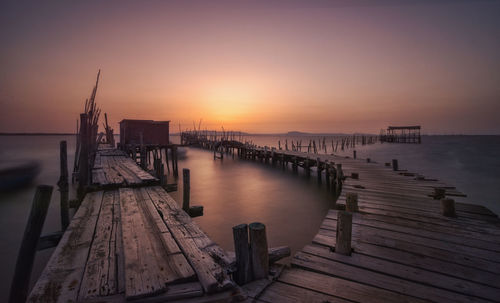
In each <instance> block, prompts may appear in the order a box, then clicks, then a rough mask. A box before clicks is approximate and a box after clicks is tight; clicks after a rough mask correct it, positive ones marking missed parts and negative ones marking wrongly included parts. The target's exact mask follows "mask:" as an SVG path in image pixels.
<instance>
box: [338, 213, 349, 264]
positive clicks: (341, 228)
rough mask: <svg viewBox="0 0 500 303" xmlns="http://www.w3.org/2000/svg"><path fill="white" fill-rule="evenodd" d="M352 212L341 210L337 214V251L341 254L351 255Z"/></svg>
mask: <svg viewBox="0 0 500 303" xmlns="http://www.w3.org/2000/svg"><path fill="white" fill-rule="evenodd" d="M351 238H352V213H350V212H346V211H339V212H338V215H337V233H336V244H335V252H336V253H339V254H341V255H346V256H350V255H351V251H352V249H351Z"/></svg>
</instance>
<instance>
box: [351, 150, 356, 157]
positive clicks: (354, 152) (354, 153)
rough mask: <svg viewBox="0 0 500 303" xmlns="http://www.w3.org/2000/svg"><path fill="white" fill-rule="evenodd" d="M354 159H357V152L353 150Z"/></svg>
mask: <svg viewBox="0 0 500 303" xmlns="http://www.w3.org/2000/svg"><path fill="white" fill-rule="evenodd" d="M352 157H353V158H354V159H356V151H355V150H353V151H352Z"/></svg>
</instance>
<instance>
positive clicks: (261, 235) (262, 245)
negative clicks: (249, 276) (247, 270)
mask: <svg viewBox="0 0 500 303" xmlns="http://www.w3.org/2000/svg"><path fill="white" fill-rule="evenodd" d="M249 227H250V248H251V252H252V256H251V260H252V273H253V278H254V279H255V280H258V279H264V278H267V276H268V274H269V255H268V252H267V251H268V250H267V237H266V226H265V225H264V224H262V223H258V222H254V223H250V225H249Z"/></svg>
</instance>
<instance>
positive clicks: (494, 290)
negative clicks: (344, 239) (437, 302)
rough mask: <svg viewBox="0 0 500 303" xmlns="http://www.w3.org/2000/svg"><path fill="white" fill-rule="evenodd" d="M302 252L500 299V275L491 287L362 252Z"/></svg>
mask: <svg viewBox="0 0 500 303" xmlns="http://www.w3.org/2000/svg"><path fill="white" fill-rule="evenodd" d="M302 251H303V252H305V253H308V254H311V255H315V256H318V257H322V258H326V259H329V260H332V261H335V262H340V263H344V264H348V265H352V266H356V267H360V268H364V269H368V270H372V271H374V272H379V273H382V274H385V275H391V276H395V277H399V278H402V279H405V280H409V281H414V282H417V283H421V284H426V285H429V286H432V287H438V288H442V289H447V290H450V291H454V292H457V293H461V294H464V295H468V296H474V297H478V298H482V299H484V300H496V299H497V298H500V288H498V287H500V275H498V277H497V278H496V283H495V284H496V285H497V286H496V287H491V286H485V285H482V284H479V283H474V282H471V281H468V280H465V279H460V278H456V277H450V276H447V275H443V274H439V273H435V272H432V271H429V270H426V269H420V268H415V267H411V266H407V265H403V264H399V263H396V262H393V261H392V260H391V261H388V260H382V259H379V258H375V257H372V256H368V255H363V254H357V253H353V254H352V255H351V256H344V255H341V254H337V253H333V252H331V251H330V250H329V249H328V248H326V247H320V246H306V247H305V248H304V249H303V250H302Z"/></svg>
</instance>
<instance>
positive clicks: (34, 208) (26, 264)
mask: <svg viewBox="0 0 500 303" xmlns="http://www.w3.org/2000/svg"><path fill="white" fill-rule="evenodd" d="M52 189H53V188H52V186H49V185H39V186H38V187H37V188H36V193H35V197H34V198H33V204H32V205H31V211H30V215H29V217H28V224H27V225H26V229H25V230H24V235H23V240H22V242H21V248H20V249H19V254H18V255H17V261H16V269H15V272H14V278H13V279H12V284H11V288H10V296H9V303H15V302H25V301H26V298H27V296H28V288H29V283H30V276H31V269H32V267H33V261H34V259H35V253H36V247H37V245H38V239H40V234H41V233H42V228H43V223H44V222H45V217H46V216H47V210H48V209H49V204H50V198H51V197H52Z"/></svg>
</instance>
